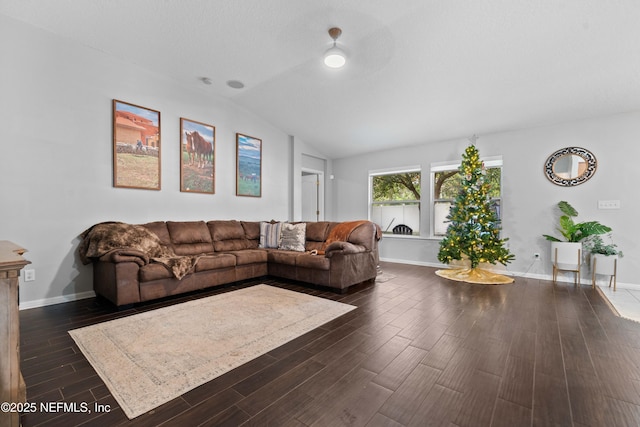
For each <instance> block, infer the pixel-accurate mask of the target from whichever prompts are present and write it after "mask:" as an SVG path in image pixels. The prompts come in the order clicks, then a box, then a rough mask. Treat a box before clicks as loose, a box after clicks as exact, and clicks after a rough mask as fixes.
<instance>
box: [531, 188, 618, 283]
mask: <svg viewBox="0 0 640 427" xmlns="http://www.w3.org/2000/svg"><path fill="white" fill-rule="evenodd" d="M558 208H559V209H560V211H561V212H562V215H561V216H560V220H559V227H558V228H557V230H558V231H559V232H560V234H561V235H562V237H563V238H564V240H563V239H561V238H558V237H555V236H551V235H548V234H543V237H544V238H545V239H547V240H549V241H550V242H551V261H552V262H553V280H554V282H555V279H556V276H557V271H558V270H570V271H574V272H576V273H577V281H578V282H580V264H582V260H581V255H582V241H583V240H584V239H586V238H587V237H590V236H595V235H599V234H604V233H608V232H610V231H611V228H610V227H607V226H606V225H602V224H600V223H599V222H598V221H587V222H575V221H574V218H575V217H577V216H578V211H576V210H575V209H574V208H573V206H571V205H570V204H569V203H568V202H565V201H564V200H563V201H561V202H558Z"/></svg>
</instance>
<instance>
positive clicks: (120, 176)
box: [113, 99, 160, 190]
mask: <svg viewBox="0 0 640 427" xmlns="http://www.w3.org/2000/svg"><path fill="white" fill-rule="evenodd" d="M113 186H114V187H123V188H141V189H144V190H160V112H159V111H156V110H152V109H150V108H145V107H140V106H138V105H134V104H129V103H127V102H123V101H118V100H117V99H114V100H113Z"/></svg>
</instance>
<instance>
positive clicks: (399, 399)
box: [20, 263, 640, 427]
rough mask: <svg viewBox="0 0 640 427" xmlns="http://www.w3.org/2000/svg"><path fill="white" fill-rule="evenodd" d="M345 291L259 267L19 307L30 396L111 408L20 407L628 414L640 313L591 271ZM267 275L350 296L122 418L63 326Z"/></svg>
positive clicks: (224, 415)
mask: <svg viewBox="0 0 640 427" xmlns="http://www.w3.org/2000/svg"><path fill="white" fill-rule="evenodd" d="M381 265H382V268H383V270H384V271H385V273H388V274H391V275H394V276H395V277H394V278H392V279H391V280H388V281H386V282H382V283H376V284H368V285H359V286H358V287H356V289H353V290H351V291H350V292H349V293H347V294H345V295H338V294H334V293H331V292H327V291H325V290H318V289H314V288H309V287H305V286H300V285H299V284H296V283H292V282H287V281H280V280H273V279H267V280H260V281H254V282H249V283H243V284H239V285H236V286H228V287H225V288H221V289H216V290H213V291H208V292H203V293H198V294H195V295H194V294H191V295H187V296H183V297H179V298H175V299H171V300H164V301H160V302H155V303H150V304H144V305H140V306H135V307H133V308H130V309H127V310H122V311H117V310H116V309H115V308H114V307H113V306H111V305H109V304H108V303H105V302H102V301H101V300H98V299H88V300H82V301H75V302H69V303H65V304H59V305H55V306H48V307H42V308H36V309H31V310H24V311H22V312H21V313H20V320H21V333H22V336H21V341H22V344H21V351H22V369H23V374H24V377H25V381H26V383H27V394H28V399H29V402H37V403H39V402H67V403H77V404H80V403H82V402H86V403H88V404H89V405H90V407H93V405H94V403H95V402H97V403H98V404H101V405H109V406H110V408H111V410H110V411H109V412H105V413H96V412H92V413H90V414H89V413H68V412H64V410H63V411H61V412H57V413H56V412H49V413H45V412H40V411H36V412H34V413H28V414H24V415H23V416H22V422H23V425H24V426H66V427H68V426H76V425H97V426H98V425H99V426H115V425H127V426H129V425H130V426H157V425H167V426H177V425H179V426H198V425H203V426H240V425H242V426H266V425H273V426H343V425H344V426H389V427H392V426H427V425H443V426H459V427H463V426H474V427H477V426H509V427H513V426H575V427H582V426H608V427H609V426H638V425H640V324H638V323H635V322H632V321H628V320H625V319H621V318H619V317H617V316H616V315H615V314H613V312H612V311H611V310H610V308H609V307H608V306H607V304H606V302H605V301H604V300H603V299H602V298H601V297H600V296H599V295H598V294H597V291H594V290H592V289H591V287H588V286H581V287H575V286H574V285H573V284H569V283H566V284H565V283H562V284H558V285H555V286H554V285H553V284H552V283H550V282H548V281H540V280H532V279H524V278H517V279H516V282H515V283H514V284H512V285H503V286H486V285H485V286H483V285H471V284H465V283H457V282H451V281H447V280H445V279H442V278H440V277H438V276H436V275H435V274H434V270H435V269H433V268H429V267H420V266H410V265H400V264H392V263H382V264H381ZM256 283H269V284H271V285H274V286H281V287H284V288H287V289H292V290H296V291H299V292H305V293H308V294H313V295H317V296H321V297H325V298H330V299H333V300H338V301H341V302H345V303H349V304H353V305H356V306H358V309H357V310H354V311H352V312H350V313H348V314H346V315H344V316H342V317H340V318H338V319H336V320H334V321H332V322H330V323H328V324H326V325H324V326H323V327H321V328H318V329H316V330H314V331H312V332H309V333H307V334H306V335H303V336H302V337H299V338H298V339H296V340H294V341H292V342H290V343H288V344H285V345H284V346H282V347H280V348H278V349H276V350H273V351H271V352H269V353H268V354H265V355H263V356H261V357H258V358H257V359H255V360H253V361H252V362H249V363H247V364H245V365H243V366H241V367H239V368H237V369H235V370H233V371H231V372H229V373H227V374H225V375H223V376H221V377H219V378H217V379H215V380H213V381H211V382H209V383H207V384H204V385H202V386H200V387H198V388H196V389H194V390H192V391H190V392H188V393H186V394H184V395H183V396H181V397H178V398H176V399H174V400H173V401H171V402H168V403H166V404H164V405H162V406H160V407H158V408H157V409H155V410H153V411H151V412H150V413H147V414H144V415H142V416H140V417H138V418H136V419H134V420H128V419H127V417H126V416H125V415H124V413H123V412H122V410H120V408H119V407H118V404H117V402H116V401H115V400H114V399H113V397H112V396H111V394H110V393H109V390H108V389H107V388H106V387H105V385H104V383H103V382H102V380H101V379H100V378H99V377H98V376H97V375H96V373H95V371H94V370H93V368H92V367H91V366H90V365H89V363H88V362H87V360H86V359H85V358H84V357H83V355H82V354H81V352H80V351H79V349H78V348H77V346H76V345H75V343H74V342H73V340H72V339H71V338H70V336H69V335H68V333H67V331H68V330H70V329H74V328H78V327H82V326H86V325H91V324H95V323H98V322H103V321H106V320H110V319H114V318H117V317H121V316H128V315H131V314H135V313H138V312H141V311H146V310H152V309H155V308H158V307H162V306H166V305H171V304H176V303H179V302H184V301H186V300H188V299H193V298H200V297H204V296H209V295H213V294H216V293H221V292H228V291H231V290H234V289H237V288H238V287H243V286H251V285H253V284H256Z"/></svg>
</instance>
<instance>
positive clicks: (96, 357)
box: [69, 285, 356, 418]
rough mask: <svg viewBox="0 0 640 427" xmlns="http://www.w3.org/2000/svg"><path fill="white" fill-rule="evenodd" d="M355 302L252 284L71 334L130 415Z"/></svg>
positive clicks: (332, 316) (308, 328) (278, 343)
mask: <svg viewBox="0 0 640 427" xmlns="http://www.w3.org/2000/svg"><path fill="white" fill-rule="evenodd" d="M355 308H356V307H355V306H352V305H347V304H343V303H339V302H336V301H331V300H327V299H323V298H318V297H314V296H311V295H307V294H302V293H298V292H293V291H289V290H286V289H280V288H276V287H273V286H267V285H256V286H253V287H250V288H245V289H240V290H237V291H232V292H228V293H224V294H220V295H214V296H211V297H207V298H203V299H199V300H195V301H189V302H185V303H182V304H178V305H174V306H170V307H164V308H161V309H158V310H153V311H149V312H146V313H140V314H136V315H133V316H129V317H124V318H120V319H116V320H111V321H109V322H104V323H100V324H97V325H92V326H88V327H85V328H81V329H75V330H72V331H69V334H70V335H71V336H72V337H73V339H74V340H75V342H76V343H77V344H78V347H80V349H81V350H82V353H83V354H84V355H85V356H86V358H87V359H88V360H89V362H90V363H91V365H92V366H93V367H94V369H95V370H96V371H97V372H98V375H100V377H101V378H102V379H103V381H104V382H105V384H106V385H107V387H108V388H109V390H110V391H111V394H112V395H113V397H114V398H115V399H116V400H117V401H118V403H119V404H120V407H121V408H122V410H123V411H124V412H125V414H126V415H127V416H128V417H129V418H135V417H137V416H139V415H141V414H144V413H145V412H148V411H150V410H151V409H153V408H155V407H157V406H159V405H161V404H163V403H166V402H168V401H170V400H172V399H174V398H176V397H178V396H180V395H182V394H183V393H185V392H187V391H189V390H191V389H193V388H195V387H197V386H199V385H201V384H204V383H206V382H208V381H210V380H212V379H214V378H216V377H218V376H220V375H222V374H224V373H225V372H228V371H230V370H232V369H234V368H236V367H238V366H240V365H242V364H243V363H246V362H248V361H250V360H252V359H254V358H256V357H257V356H260V355H262V354H264V353H267V352H269V351H270V350H273V349H274V348H276V347H279V346H281V345H282V344H284V343H286V342H288V341H291V340H292V339H294V338H296V337H298V336H300V335H302V334H304V333H306V332H309V331H311V330H312V329H315V328H317V327H318V326H320V325H322V324H324V323H327V322H328V321H330V320H332V319H335V318H336V317H338V316H341V315H342V314H345V313H347V312H349V311H351V310H354V309H355Z"/></svg>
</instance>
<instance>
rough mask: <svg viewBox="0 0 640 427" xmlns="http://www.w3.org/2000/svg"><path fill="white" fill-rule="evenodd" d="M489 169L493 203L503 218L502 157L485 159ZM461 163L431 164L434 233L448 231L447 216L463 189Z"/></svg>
mask: <svg viewBox="0 0 640 427" xmlns="http://www.w3.org/2000/svg"><path fill="white" fill-rule="evenodd" d="M483 161H484V165H485V168H486V170H487V178H488V179H489V182H491V183H492V184H493V185H492V187H491V193H490V197H491V203H492V205H493V208H494V210H495V211H496V215H497V216H498V218H501V216H500V215H501V212H500V205H501V197H502V196H501V194H502V157H498V158H495V157H492V158H490V159H484V160H483ZM459 167H460V163H459V162H458V163H445V164H433V165H431V182H432V183H433V184H432V194H433V204H432V215H431V216H432V219H433V222H432V224H433V235H434V236H444V235H445V234H446V232H447V226H448V225H449V223H448V222H447V216H448V215H449V208H450V207H451V205H452V204H453V202H454V200H455V198H456V196H457V195H458V192H460V190H461V180H460V174H459V173H458V168H459Z"/></svg>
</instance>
